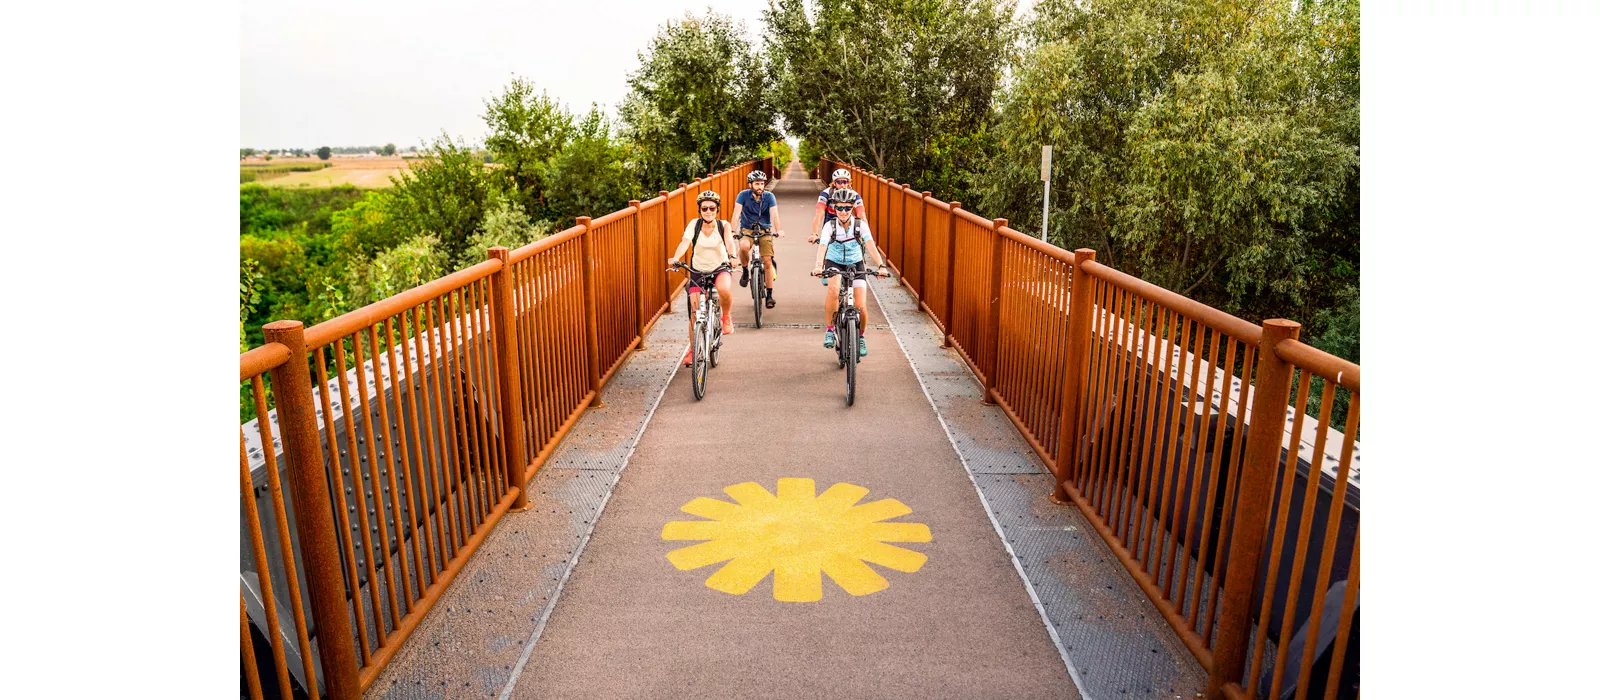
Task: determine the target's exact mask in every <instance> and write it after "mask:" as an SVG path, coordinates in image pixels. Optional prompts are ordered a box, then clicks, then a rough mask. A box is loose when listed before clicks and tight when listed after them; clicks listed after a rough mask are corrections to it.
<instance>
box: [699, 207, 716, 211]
mask: <svg viewBox="0 0 1600 700" xmlns="http://www.w3.org/2000/svg"><path fill="white" fill-rule="evenodd" d="M716 210H717V208H716V207H700V211H716Z"/></svg>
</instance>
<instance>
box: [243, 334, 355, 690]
mask: <svg viewBox="0 0 1600 700" xmlns="http://www.w3.org/2000/svg"><path fill="white" fill-rule="evenodd" d="M261 330H262V332H263V334H264V335H265V337H266V342H268V343H279V344H282V345H283V346H284V347H286V348H289V360H288V361H287V362H284V363H283V364H282V365H279V366H278V367H276V368H274V369H273V370H272V374H271V376H272V395H273V397H274V398H276V399H277V403H278V429H279V430H280V431H282V435H283V454H284V457H286V458H288V460H289V484H290V486H289V496H290V498H291V499H292V500H293V502H294V528H295V532H297V533H298V534H299V535H300V556H301V558H302V559H303V560H304V564H305V570H304V571H305V575H306V585H307V586H308V587H309V588H310V589H311V615H312V619H313V621H314V622H315V623H316V627H317V648H318V651H319V652H320V655H321V657H322V680H323V683H324V685H325V687H326V688H327V691H328V698H329V700H356V699H357V698H360V697H361V681H360V677H359V672H360V665H359V664H360V662H358V661H357V660H356V646H355V639H354V638H353V637H352V636H351V632H350V618H349V613H348V609H347V608H346V607H345V588H344V571H343V561H342V560H341V558H340V553H339V541H338V539H337V538H336V537H335V536H334V529H335V527H334V524H333V500H332V496H331V495H330V494H329V493H328V474H327V469H326V467H325V466H324V465H323V463H322V441H321V439H320V436H319V434H318V432H317V406H316V401H315V399H313V398H312V395H311V370H310V369H309V368H308V367H307V366H306V336H305V324H303V323H301V322H299V321H273V322H272V323H269V324H267V325H265V326H262V328H261ZM261 418H262V420H266V416H262V417H261ZM330 420H331V419H330ZM332 429H333V428H332V426H331V424H330V426H329V430H332ZM267 449H272V446H271V445H268V446H267ZM267 614H269V615H270V614H272V612H271V611H268V612H267ZM300 651H301V653H303V654H309V653H311V650H310V649H301V650H300ZM313 690H315V689H313Z"/></svg>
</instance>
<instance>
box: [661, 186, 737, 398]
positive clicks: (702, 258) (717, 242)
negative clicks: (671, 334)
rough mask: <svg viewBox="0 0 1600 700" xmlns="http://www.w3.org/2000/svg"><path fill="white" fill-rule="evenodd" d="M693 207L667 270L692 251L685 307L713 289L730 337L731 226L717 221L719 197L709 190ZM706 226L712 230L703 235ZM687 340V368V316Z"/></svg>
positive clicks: (690, 357) (687, 358) (687, 359)
mask: <svg viewBox="0 0 1600 700" xmlns="http://www.w3.org/2000/svg"><path fill="white" fill-rule="evenodd" d="M694 201H695V205H696V206H698V207H699V208H700V218H698V219H695V220H694V221H691V222H689V225H688V226H686V227H684V229H683V241H682V242H681V243H679V244H678V250H677V252H675V253H673V254H672V257H670V258H667V269H668V270H669V271H670V270H671V269H672V264H673V263H675V262H677V261H678V260H679V259H680V258H682V257H683V254H684V253H686V252H689V250H690V249H693V250H694V252H693V253H692V254H691V255H690V256H689V305H690V307H698V306H699V305H700V294H701V292H702V291H709V290H710V289H711V288H713V287H715V288H716V290H717V297H718V300H719V301H721V302H722V334H723V335H733V319H732V318H731V317H730V316H729V310H730V309H732V308H733V285H732V283H731V282H730V281H729V280H731V279H732V277H733V276H732V274H731V272H730V271H731V270H732V269H733V267H732V264H731V263H732V261H733V259H734V258H735V257H736V256H735V254H734V252H733V226H732V225H730V224H729V223H728V222H727V221H723V220H719V219H718V218H717V210H719V209H721V208H722V196H721V195H719V194H717V193H716V192H713V191H711V190H706V191H704V192H701V193H700V196H698V197H695V200H694ZM707 224H710V227H711V229H712V230H709V231H704V233H703V235H702V230H703V229H705V228H706V225H707ZM689 338H690V341H691V346H690V349H689V351H688V352H686V353H684V355H683V364H684V366H685V367H687V366H689V365H690V363H692V362H693V361H694V348H693V345H692V343H693V340H694V315H693V314H690V316H689Z"/></svg>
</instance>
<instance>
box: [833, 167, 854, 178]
mask: <svg viewBox="0 0 1600 700" xmlns="http://www.w3.org/2000/svg"><path fill="white" fill-rule="evenodd" d="M833 179H834V180H849V179H850V171H848V170H845V169H844V168H839V169H838V170H835V171H833Z"/></svg>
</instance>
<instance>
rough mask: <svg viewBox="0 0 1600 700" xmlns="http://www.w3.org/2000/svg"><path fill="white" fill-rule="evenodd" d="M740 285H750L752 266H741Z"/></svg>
mask: <svg viewBox="0 0 1600 700" xmlns="http://www.w3.org/2000/svg"><path fill="white" fill-rule="evenodd" d="M739 286H741V287H748V286H750V268H748V267H741V268H739Z"/></svg>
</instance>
